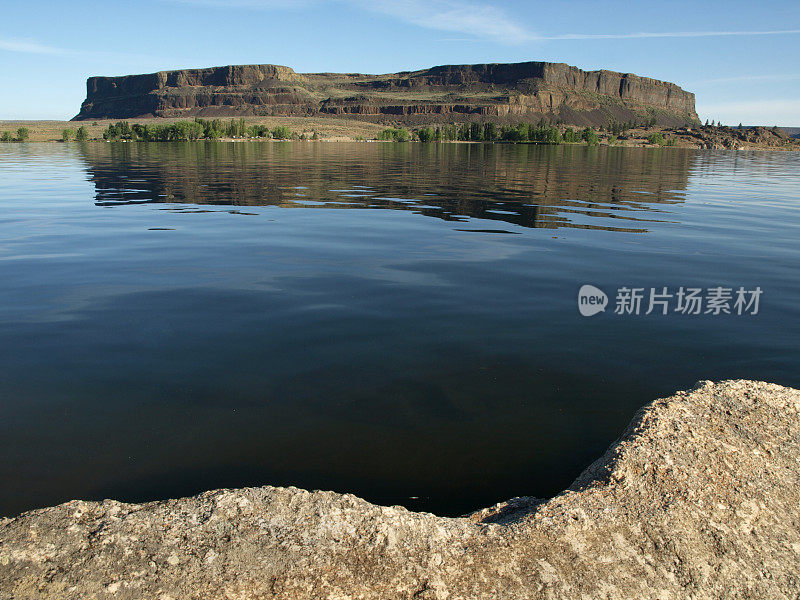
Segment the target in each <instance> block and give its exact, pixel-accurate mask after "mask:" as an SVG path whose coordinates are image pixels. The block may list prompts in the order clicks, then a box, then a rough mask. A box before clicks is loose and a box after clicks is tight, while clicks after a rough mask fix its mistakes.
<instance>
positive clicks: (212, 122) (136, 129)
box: [103, 118, 319, 142]
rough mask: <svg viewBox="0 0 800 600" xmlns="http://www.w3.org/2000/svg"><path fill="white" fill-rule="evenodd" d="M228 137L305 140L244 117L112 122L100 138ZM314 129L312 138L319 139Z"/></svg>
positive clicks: (162, 139)
mask: <svg viewBox="0 0 800 600" xmlns="http://www.w3.org/2000/svg"><path fill="white" fill-rule="evenodd" d="M223 137H228V138H264V139H275V140H288V139H293V140H304V139H308V138H307V136H306V135H305V134H298V133H297V132H293V131H292V130H291V129H289V128H288V127H286V126H285V125H279V126H277V127H273V128H272V129H270V128H269V127H267V126H266V125H249V126H248V125H247V123H246V122H245V120H244V119H243V118H242V119H231V120H230V122H227V123H224V122H223V121H222V120H221V119H200V118H197V119H195V120H194V121H176V122H175V123H168V124H163V125H162V124H158V123H152V124H150V123H148V124H146V125H142V124H140V123H134V124H133V125H131V124H130V123H128V122H127V121H119V122H118V123H112V124H110V125H109V126H108V127H106V129H105V130H104V131H103V139H104V140H109V141H119V140H128V141H144V142H172V141H193V140H218V139H220V138H223ZM318 137H319V136H318V135H317V132H316V131H315V132H314V133H313V135H312V136H311V139H318Z"/></svg>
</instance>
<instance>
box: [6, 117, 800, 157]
mask: <svg viewBox="0 0 800 600" xmlns="http://www.w3.org/2000/svg"><path fill="white" fill-rule="evenodd" d="M122 121H124V120H122ZM119 122H121V120H118V119H107V120H100V121H80V122H75V121H23V120H0V135H1V134H2V133H3V132H6V133H9V134H13V132H15V131H16V130H17V129H18V128H20V127H25V128H26V129H28V130H29V138H28V139H26V140H24V141H25V142H57V143H75V139H74V138H75V132H76V130H77V128H78V127H80V126H83V127H84V128H85V129H86V132H87V136H88V139H87V140H86V141H100V142H105V141H109V142H127V141H131V140H104V139H103V131H104V130H105V129H106V128H107V127H108V126H109V125H114V124H116V123H119ZM127 122H130V123H131V124H134V123H143V124H145V125H172V124H174V123H179V122H184V123H185V122H187V121H186V119H177V118H176V119H172V118H147V119H134V120H130V121H127ZM245 122H246V124H247V125H248V126H252V125H256V126H264V127H267V128H273V127H285V128H288V129H289V130H290V131H291V134H292V135H293V136H295V137H296V138H297V139H270V138H263V137H228V136H226V137H220V138H218V139H215V140H210V139H204V138H201V139H199V140H195V141H220V142H264V141H281V142H283V141H303V142H309V141H319V142H385V143H405V142H404V141H399V142H398V141H393V140H391V139H389V140H384V139H378V138H379V136H380V135H381V133H382V132H385V131H389V130H390V129H391V127H392V126H391V125H387V124H377V123H373V122H368V121H359V120H357V119H344V118H336V117H326V118H310V117H270V118H259V117H253V118H247V119H245ZM443 127H444V126H443ZM576 127H577V128H578V129H577V133H580V132H581V128H580V126H577V125H573V126H569V125H559V126H558V127H557V128H558V129H559V130H561V131H562V132H563V131H564V130H565V129H567V128H573V129H574V128H576ZM64 130H69V131H70V132H71V139H70V140H69V141H67V142H65V141H64V140H62V133H63V131H64ZM591 130H592V131H593V132H594V133H595V134H596V137H597V142H596V143H591V144H590V143H587V142H585V141H577V142H561V143H556V144H547V143H545V142H536V141H527V140H523V141H513V140H487V141H478V140H455V139H450V140H430V141H420V140H408V141H420V143H432V144H435V143H442V144H464V143H468V144H476V143H483V144H487V143H500V144H515V143H520V144H535V145H565V146H587V145H597V146H605V147H612V148H662V147H674V148H689V149H716V150H777V151H798V150H800V140H799V139H795V138H792V137H790V136H788V135H787V134H785V133H784V132H783V131H782V130H781V129H780V128H777V130H776V129H775V128H766V127H752V128H745V129H741V130H740V129H738V128H737V127H720V126H717V127H715V126H700V127H679V128H670V127H657V126H653V127H641V126H637V127H632V128H630V129H628V130H626V131H624V132H623V133H622V134H620V135H616V134H612V133H611V132H609V131H604V130H603V129H602V128H600V129H598V128H594V129H591ZM654 135H656V136H661V140H660V142H659V143H652V142H651V141H650V140H648V138H651V137H652V136H654ZM314 136H316V138H314ZM312 138H314V139H312ZM174 141H187V140H174ZM19 142H20V141H19V140H8V141H4V142H2V143H19Z"/></svg>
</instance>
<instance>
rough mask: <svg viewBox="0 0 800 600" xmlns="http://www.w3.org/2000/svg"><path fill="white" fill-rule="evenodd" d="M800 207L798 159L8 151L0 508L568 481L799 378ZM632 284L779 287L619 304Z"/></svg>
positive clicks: (404, 495)
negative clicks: (734, 398)
mask: <svg viewBox="0 0 800 600" xmlns="http://www.w3.org/2000/svg"><path fill="white" fill-rule="evenodd" d="M798 208H800V154H798V153H777V152H776V153H769V152H757V153H746V152H738V153H735V152H723V151H719V152H716V151H700V152H696V151H684V150H679V149H672V148H670V149H662V150H653V149H617V148H611V149H607V148H585V147H537V146H508V145H464V144H461V145H436V144H430V145H423V144H367V143H360V144H359V143H353V144H347V143H338V144H326V143H181V144H174V145H173V144H144V143H139V144H103V143H93V144H87V145H84V146H81V145H78V144H3V145H0V281H2V286H0V357H1V359H0V399H1V400H0V401H1V402H2V419H0V456H2V461H0V490H2V493H0V514H3V515H13V514H15V513H18V512H20V511H23V510H27V509H30V508H35V507H40V506H45V505H50V504H54V503H58V502H62V501H65V500H68V499H71V498H84V499H99V498H105V497H112V498H117V499H120V500H128V501H142V500H151V499H160V498H166V497H175V496H182V495H188V494H193V493H197V492H200V491H202V490H206V489H211V488H218V487H240V486H251V485H264V484H273V485H296V486H300V487H305V488H311V489H333V490H336V491H341V492H353V493H356V494H358V495H360V496H363V497H365V498H367V499H369V500H371V501H374V502H377V503H382V504H403V505H405V506H408V507H410V508H413V509H419V510H429V511H433V512H436V513H439V514H462V513H464V512H467V511H470V510H473V509H477V508H480V507H483V506H488V505H490V504H493V503H495V502H498V501H501V500H503V499H506V498H509V497H512V496H517V495H535V496H549V495H552V494H554V493H557V492H558V491H559V490H561V489H563V488H564V487H565V486H567V485H569V483H570V482H571V481H572V480H573V479H574V478H575V477H576V476H577V475H578V473H579V472H580V471H581V470H582V469H583V468H584V467H585V466H586V465H587V464H588V463H590V462H591V461H592V460H594V459H595V458H597V457H598V456H599V455H600V453H602V452H603V450H604V449H605V448H606V447H607V446H608V444H609V443H611V442H612V441H613V440H614V439H615V438H616V437H617V436H618V435H619V433H620V432H621V431H622V429H623V428H624V427H625V425H626V424H627V423H628V421H629V420H630V418H631V417H632V415H633V414H634V412H635V411H636V409H637V408H638V407H639V406H641V405H642V404H644V403H645V402H648V401H650V400H652V399H654V398H656V397H659V396H665V395H670V394H672V393H673V392H674V391H676V390H679V389H685V388H688V387H691V386H692V385H693V384H694V383H695V382H696V381H698V380H701V379H722V378H741V377H745V378H757V379H764V380H769V381H773V382H777V383H781V384H784V385H793V386H800V374H798V369H797V366H798V359H800V341H799V339H798V324H799V323H800V320H798V317H800V312H799V305H800V278H799V277H798V266H800V244H799V243H798V240H800V218H798V215H799V214H800V213H798ZM586 283H589V284H593V285H595V286H597V287H599V288H600V289H602V290H604V291H605V292H606V293H608V295H609V297H610V300H609V306H608V308H607V309H606V311H605V312H603V313H600V314H598V315H596V316H593V317H589V318H587V317H583V316H581V315H580V313H579V312H578V303H577V294H578V290H579V288H580V287H581V286H582V285H583V284H586ZM622 286H628V287H641V288H646V289H647V290H649V288H651V287H654V288H658V289H659V290H661V288H663V287H667V288H669V290H670V291H676V290H677V289H678V288H679V287H681V286H684V287H699V288H703V289H704V290H705V289H707V288H711V287H716V286H723V287H728V288H733V289H734V290H735V289H737V288H739V287H740V286H743V287H744V288H746V289H747V290H752V289H755V288H756V287H760V288H761V289H762V290H763V294H762V296H761V297H760V306H759V312H758V314H757V315H752V314H744V315H736V314H731V315H725V314H722V315H713V314H701V315H686V314H680V313H676V312H674V311H673V310H672V309H670V314H668V315H666V316H665V315H662V314H660V311H654V312H653V313H652V314H650V315H645V314H639V315H635V314H623V315H618V314H615V312H614V304H615V296H616V294H617V290H618V289H619V288H620V287H622ZM646 303H647V299H645V302H644V304H643V306H642V313H643V312H645V308H646V306H645V305H646Z"/></svg>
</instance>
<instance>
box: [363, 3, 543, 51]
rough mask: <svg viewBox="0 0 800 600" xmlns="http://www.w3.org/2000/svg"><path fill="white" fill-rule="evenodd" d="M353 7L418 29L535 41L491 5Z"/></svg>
mask: <svg viewBox="0 0 800 600" xmlns="http://www.w3.org/2000/svg"><path fill="white" fill-rule="evenodd" d="M354 4H356V5H358V6H360V7H362V8H364V9H366V10H369V11H371V12H376V13H380V14H384V15H387V16H390V17H394V18H396V19H398V20H400V21H403V22H406V23H410V24H412V25H417V26H418V27H425V28H427V29H436V30H438V31H448V32H453V33H460V34H466V35H469V36H472V37H473V38H478V39H489V40H492V41H495V42H501V43H508V44H520V43H523V42H528V41H532V40H534V39H536V36H534V35H533V34H532V33H531V32H529V31H528V30H527V29H525V28H524V27H522V26H521V25H519V24H518V23H516V22H514V20H513V19H512V18H511V17H509V16H508V15H507V14H506V13H505V12H504V11H503V10H502V9H500V8H498V7H496V6H493V5H491V4H472V3H464V2H452V1H450V0H427V1H425V0H372V1H358V0H357V1H355V2H354Z"/></svg>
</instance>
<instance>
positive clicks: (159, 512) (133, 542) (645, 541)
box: [0, 381, 800, 600]
mask: <svg viewBox="0 0 800 600" xmlns="http://www.w3.org/2000/svg"><path fill="white" fill-rule="evenodd" d="M799 409H800V392H798V391H797V390H794V389H790V388H785V387H780V386H777V385H772V384H768V383H760V382H752V381H727V382H722V383H717V384H714V383H710V382H704V383H702V384H700V385H699V386H698V387H697V388H696V389H695V390H693V391H691V392H679V393H678V394H676V395H675V396H673V397H671V398H666V399H662V400H656V401H655V402H653V403H651V404H649V405H647V406H646V407H644V408H643V409H642V410H640V411H639V413H638V414H637V415H636V416H635V418H634V420H633V422H632V423H631V424H630V426H629V427H628V429H627V430H626V431H625V433H624V434H623V436H622V437H621V438H620V440H619V441H618V442H616V443H615V444H614V445H612V446H611V448H609V450H608V452H607V453H606V454H605V455H604V456H603V457H602V458H600V459H599V460H597V461H596V462H595V463H594V464H592V465H591V466H590V467H589V468H588V469H587V470H586V471H585V472H584V473H583V474H582V475H581V476H580V477H579V478H578V479H577V480H576V481H575V483H574V484H573V485H572V487H571V488H570V489H569V490H568V491H565V492H564V493H562V494H560V495H558V496H556V497H555V498H552V499H550V500H546V501H545V500H536V499H533V498H518V499H514V500H511V501H509V502H506V503H502V504H499V505H497V506H495V507H492V508H489V509H485V510H483V511H479V512H477V513H475V514H473V515H470V516H469V517H465V518H457V519H453V518H441V517H436V516H434V515H431V514H425V513H413V512H410V511H408V510H406V509H404V508H399V507H381V506H375V505H373V504H370V503H368V502H366V501H364V500H361V499H359V498H356V497H354V496H352V495H347V494H344V495H342V494H336V493H333V492H307V491H304V490H299V489H295V488H275V487H263V488H248V489H241V490H217V491H213V492H207V493H204V494H201V495H199V496H196V497H193V498H182V499H180V500H168V501H164V502H152V503H148V504H142V505H134V504H122V503H119V502H114V501H110V500H108V501H105V502H101V503H97V502H81V501H72V502H68V503H66V504H62V505H61V506H56V507H53V508H46V509H42V510H36V511H32V512H28V513H25V514H23V515H21V516H19V517H17V518H14V519H3V520H1V521H0V598H3V599H11V598H13V599H14V600H21V599H29V598H30V599H33V598H36V599H49V598H53V599H55V598H58V599H59V600H61V599H73V598H75V599H78V598H80V599H93V598H96V599H101V598H102V599H105V598H115V599H137V600H139V599H151V598H152V599H159V600H167V599H170V598H171V599H173V600H188V599H215V600H216V599H241V600H245V599H247V600H255V599H260V598H286V599H302V598H332V599H334V598H335V599H342V600H344V599H353V600H355V599H368V598H375V599H378V598H380V599H382V600H385V599H394V598H402V599H411V598H421V599H433V598H436V599H445V598H446V599H452V600H455V599H467V598H493V599H495V598H497V599H510V598H564V599H570V600H572V599H582V598H586V599H589V598H592V599H594V598H613V599H618V598H636V599H646V598H653V599H656V598H657V599H659V600H667V599H671V598H682V599H683V598H695V599H701V598H759V599H762V598H770V599H780V598H794V599H796V598H798V597H799V596H798V594H799V593H800V592H799V590H800V445H798V442H800V414H798V410H799Z"/></svg>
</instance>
